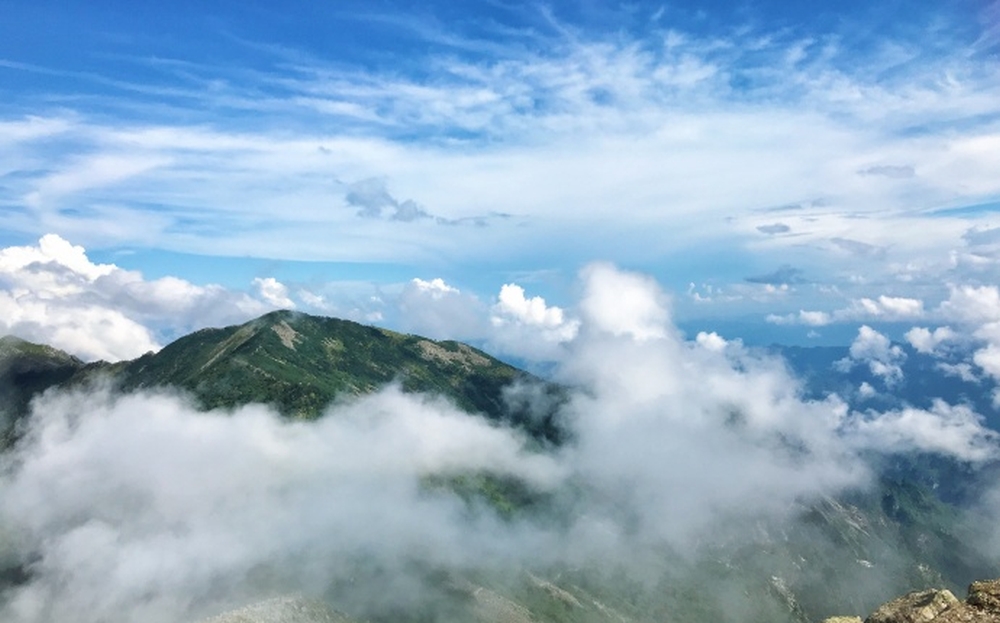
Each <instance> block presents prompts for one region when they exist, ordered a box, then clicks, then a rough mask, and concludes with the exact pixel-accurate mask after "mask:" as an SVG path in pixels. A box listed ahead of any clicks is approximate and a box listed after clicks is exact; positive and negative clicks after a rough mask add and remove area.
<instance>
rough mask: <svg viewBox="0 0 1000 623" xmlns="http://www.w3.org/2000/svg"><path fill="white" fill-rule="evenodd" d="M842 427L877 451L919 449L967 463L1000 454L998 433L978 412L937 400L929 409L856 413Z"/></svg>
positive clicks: (852, 437) (999, 455)
mask: <svg viewBox="0 0 1000 623" xmlns="http://www.w3.org/2000/svg"><path fill="white" fill-rule="evenodd" d="M844 430H845V431H846V434H847V435H848V436H849V437H850V438H851V439H852V441H853V442H855V443H856V444H857V445H858V446H859V447H869V448H872V449H875V450H878V451H880V452H885V451H911V450H920V451H923V452H937V453H941V454H945V455H949V456H955V457H960V458H962V459H964V460H967V461H970V462H982V461H988V460H994V459H996V458H998V457H1000V434H998V433H996V432H995V431H992V430H990V429H989V428H987V427H986V426H985V425H984V423H983V417H982V416H981V415H979V414H977V413H975V412H974V411H972V410H971V409H970V408H969V407H966V406H963V405H949V404H946V403H944V402H942V401H940V400H939V401H935V402H934V404H933V406H932V407H931V408H930V409H916V408H912V407H908V408H904V409H900V410H898V411H890V412H887V413H869V414H855V415H854V416H853V417H852V418H851V419H850V420H849V421H848V422H847V423H846V424H845V426H844Z"/></svg>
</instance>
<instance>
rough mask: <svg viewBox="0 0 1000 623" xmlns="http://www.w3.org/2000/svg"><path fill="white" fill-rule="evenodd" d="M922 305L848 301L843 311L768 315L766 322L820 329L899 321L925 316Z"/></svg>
mask: <svg viewBox="0 0 1000 623" xmlns="http://www.w3.org/2000/svg"><path fill="white" fill-rule="evenodd" d="M924 314H925V311H924V303H923V301H921V300H919V299H913V298H906V297H898V296H885V295H881V296H879V297H878V298H875V299H871V298H867V297H863V298H860V299H855V300H853V301H851V304H850V305H849V306H847V307H845V308H841V309H837V310H834V311H833V312H825V311H819V310H816V311H806V310H799V313H798V314H785V315H779V314H769V315H768V316H767V317H766V320H767V322H770V323H772V324H780V325H787V324H801V325H805V326H808V327H823V326H826V325H829V324H833V323H842V322H858V321H866V322H871V321H887V322H891V321H899V320H911V319H915V318H920V317H922V316H924Z"/></svg>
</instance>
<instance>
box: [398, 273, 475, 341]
mask: <svg viewBox="0 0 1000 623" xmlns="http://www.w3.org/2000/svg"><path fill="white" fill-rule="evenodd" d="M396 304H397V306H398V308H399V311H400V317H399V325H400V327H401V328H402V329H403V330H404V331H410V332H413V333H419V334H421V335H426V336H427V337H431V338H434V339H457V340H481V339H483V338H484V337H485V336H486V335H487V334H488V332H489V323H488V322H487V320H486V318H487V315H488V314H487V308H486V305H485V304H484V303H483V302H482V301H480V300H479V298H478V297H476V296H475V295H472V294H466V293H464V292H462V291H460V290H459V289H458V288H455V287H453V286H451V285H448V284H447V283H445V281H444V280H443V279H441V278H434V279H431V280H429V281H425V280H423V279H420V278H415V279H412V280H410V281H409V282H408V283H407V284H406V285H405V286H404V287H403V291H402V292H401V293H400V295H399V297H398V299H397V301H396Z"/></svg>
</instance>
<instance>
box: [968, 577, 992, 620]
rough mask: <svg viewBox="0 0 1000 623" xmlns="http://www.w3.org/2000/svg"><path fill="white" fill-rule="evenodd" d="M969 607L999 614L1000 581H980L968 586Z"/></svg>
mask: <svg viewBox="0 0 1000 623" xmlns="http://www.w3.org/2000/svg"><path fill="white" fill-rule="evenodd" d="M965 601H966V602H967V603H968V604H969V605H970V606H974V607H976V608H979V609H980V610H985V611H989V612H994V613H998V614H1000V580H981V581H979V582H973V583H972V584H971V585H969V598H968V599H966V600H965Z"/></svg>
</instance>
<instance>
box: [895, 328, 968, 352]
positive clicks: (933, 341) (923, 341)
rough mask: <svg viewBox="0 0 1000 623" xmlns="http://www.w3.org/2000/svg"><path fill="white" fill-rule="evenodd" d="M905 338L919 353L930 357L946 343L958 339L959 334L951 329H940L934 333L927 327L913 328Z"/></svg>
mask: <svg viewBox="0 0 1000 623" xmlns="http://www.w3.org/2000/svg"><path fill="white" fill-rule="evenodd" d="M904 337H905V338H906V341H907V342H909V343H910V346H912V347H913V348H915V349H916V350H917V352H919V353H924V354H928V355H929V354H931V353H933V352H934V351H935V350H937V348H938V347H939V346H940V345H941V344H943V343H944V342H949V341H952V340H955V339H956V338H958V334H957V333H955V331H954V330H953V329H952V328H951V327H938V328H936V329H934V330H933V331H931V330H930V329H928V328H926V327H913V328H912V329H910V330H909V331H907V332H906V335H905V336H904Z"/></svg>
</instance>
